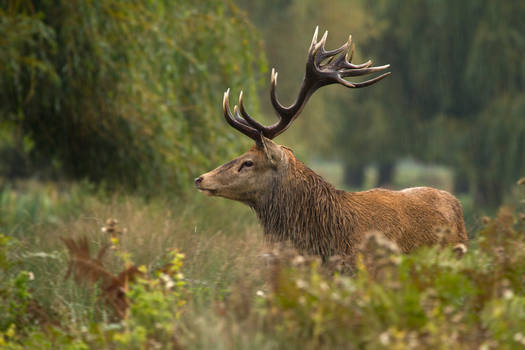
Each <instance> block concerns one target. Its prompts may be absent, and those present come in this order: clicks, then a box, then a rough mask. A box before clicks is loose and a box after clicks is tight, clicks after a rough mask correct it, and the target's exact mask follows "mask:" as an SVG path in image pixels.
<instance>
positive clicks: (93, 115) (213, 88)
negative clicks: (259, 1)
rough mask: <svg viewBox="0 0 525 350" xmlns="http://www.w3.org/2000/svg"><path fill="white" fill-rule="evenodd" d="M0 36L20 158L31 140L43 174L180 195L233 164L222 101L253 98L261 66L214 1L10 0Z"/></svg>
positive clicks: (3, 99)
mask: <svg viewBox="0 0 525 350" xmlns="http://www.w3.org/2000/svg"><path fill="white" fill-rule="evenodd" d="M0 29H1V31H0V32H1V33H2V37H3V40H2V50H0V51H1V54H0V62H1V63H2V64H1V66H2V67H3V69H2V71H1V75H0V86H1V87H2V89H1V90H2V93H1V95H0V105H1V107H0V125H1V128H3V129H6V128H7V130H8V132H9V133H12V134H13V135H14V137H13V138H14V140H13V141H12V142H13V144H14V146H12V148H14V149H16V148H19V149H22V148H21V147H20V145H22V144H23V143H24V142H26V143H27V140H28V139H29V140H30V144H31V147H29V150H28V151H29V156H30V157H31V158H32V160H33V162H34V163H36V164H37V165H39V164H40V167H44V166H46V165H47V166H48V167H51V168H53V169H59V170H60V171H61V172H63V173H65V174H66V175H69V176H72V177H75V178H84V177H88V178H89V179H91V180H94V181H102V180H104V181H105V182H106V183H107V184H109V185H113V186H115V185H124V186H127V187H128V188H136V187H139V186H140V187H142V188H156V189H157V190H161V189H166V188H169V189H172V190H178V191H180V190H182V189H184V188H185V187H187V186H188V183H189V179H191V178H193V177H195V174H198V173H200V172H201V171H202V170H203V169H204V168H206V167H209V166H210V165H211V164H216V163H218V162H219V161H220V160H223V159H224V158H225V157H228V156H231V154H232V153H233V152H234V151H236V147H232V145H233V144H240V143H239V142H237V140H236V139H237V137H236V136H237V135H235V134H234V132H233V130H228V128H226V127H225V125H224V122H223V120H222V118H221V116H220V101H221V94H222V92H223V91H224V90H225V89H226V88H227V87H228V86H231V87H233V88H237V87H239V86H241V85H242V86H243V87H244V89H248V90H251V91H252V92H253V90H254V89H255V83H256V79H257V78H258V77H257V74H258V72H259V71H260V70H261V69H263V68H264V58H263V57H264V56H263V54H262V53H261V50H260V44H259V41H258V38H257V36H256V34H255V32H254V30H253V28H252V27H251V26H250V25H249V23H248V22H247V21H246V19H245V17H244V15H243V14H242V13H241V12H239V11H238V10H237V8H236V7H235V5H233V4H232V3H230V2H223V1H218V0H215V1H206V2H199V3H198V4H195V3H194V2H191V1H176V2H173V1H155V2H151V1H139V2H134V3H130V2H128V1H120V0H107V1H98V2H96V3H93V2H91V1H81V2H78V3H75V4H74V5H73V4H71V3H70V2H69V1H38V2H37V1H24V2H20V1H15V0H12V1H11V0H10V1H8V2H7V3H5V4H4V5H2V6H1V7H0ZM4 34H5V35H4ZM36 91H38V93H35V92H36ZM251 96H253V98H251V99H250V100H251V101H250V102H252V103H253V104H254V106H256V102H254V101H255V94H254V93H253V94H251ZM233 141H235V142H233ZM210 145H213V147H210ZM26 148H27V147H26Z"/></svg>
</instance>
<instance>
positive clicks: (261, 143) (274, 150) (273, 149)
mask: <svg viewBox="0 0 525 350" xmlns="http://www.w3.org/2000/svg"><path fill="white" fill-rule="evenodd" d="M256 145H257V148H259V149H261V150H263V151H264V154H265V155H266V158H268V160H269V161H270V162H271V163H272V165H273V166H277V164H278V163H279V162H280V161H281V160H282V159H283V151H282V150H281V147H280V146H279V145H278V144H276V143H275V142H273V141H272V140H270V139H267V138H266V137H264V136H262V135H260V138H259V139H258V140H257V141H256Z"/></svg>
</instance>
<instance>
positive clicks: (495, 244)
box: [0, 181, 525, 349]
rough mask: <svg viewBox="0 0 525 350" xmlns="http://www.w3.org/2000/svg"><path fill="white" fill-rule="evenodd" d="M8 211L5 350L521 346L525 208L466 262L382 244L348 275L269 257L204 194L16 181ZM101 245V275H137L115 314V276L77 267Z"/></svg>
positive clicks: (2, 199) (272, 253) (311, 262)
mask: <svg viewBox="0 0 525 350" xmlns="http://www.w3.org/2000/svg"><path fill="white" fill-rule="evenodd" d="M522 182H525V181H522ZM521 187H524V186H521ZM524 192H525V191H522V192H521V195H523V194H524ZM517 193H518V192H517ZM518 197H519V196H517V197H516V198H518ZM523 197H525V196H522V198H523ZM0 205H1V208H2V209H1V215H0V220H1V221H0V224H1V226H0V227H1V228H2V229H1V231H2V236H0V237H1V240H0V244H1V245H0V263H1V265H0V268H1V270H0V273H1V276H2V278H1V280H0V293H1V296H2V299H1V301H0V311H1V312H0V329H1V333H0V348H2V349H4V348H5V349H58V348H64V349H341V348H350V349H352V348H367V349H407V348H408V349H409V348H412V349H421V348H432V349H473V348H476V349H478V348H479V349H517V348H520V347H524V346H525V332H524V329H525V283H524V282H525V253H524V252H525V234H524V229H525V213H523V208H524V206H523V203H522V204H521V205H520V204H519V201H517V202H516V206H515V207H514V208H510V207H504V208H501V209H500V210H499V212H498V214H497V215H496V216H495V217H494V218H489V217H484V218H482V220H483V228H482V229H481V230H479V231H476V232H469V234H470V235H471V237H472V240H471V242H470V244H469V250H468V252H467V253H466V254H465V255H464V256H463V257H461V258H459V257H458V256H457V254H456V253H455V252H453V251H452V250H451V249H450V248H443V249H442V248H438V247H434V248H422V249H420V250H419V251H417V252H415V253H414V254H410V255H400V254H399V253H398V252H396V251H395V248H393V247H391V246H390V245H389V244H386V243H385V242H383V241H382V240H381V239H374V238H371V240H370V242H369V243H368V244H369V245H370V246H369V247H367V249H368V248H369V249H368V250H367V252H368V253H367V254H363V255H362V257H361V258H360V260H359V262H358V266H357V267H356V269H355V270H353V271H348V270H344V269H341V268H340V266H339V265H338V261H337V260H333V261H330V262H329V263H328V264H326V265H321V264H320V261H319V260H318V259H316V258H315V257H308V256H301V255H298V254H297V253H296V252H294V251H293V250H286V249H284V250H283V249H280V250H276V249H274V248H272V247H270V246H269V245H267V244H265V242H264V241H263V237H262V232H261V229H260V228H259V227H258V225H257V222H256V219H255V215H254V214H253V213H252V212H250V210H249V209H248V208H246V207H244V206H242V205H239V204H236V203H232V202H229V201H226V200H220V199H216V198H208V197H204V196H202V195H200V194H198V193H195V194H188V195H187V196H185V197H178V198H168V199H164V200H161V199H151V200H145V199H143V198H140V197H135V196H132V195H125V194H116V193H105V192H103V191H101V190H96V188H95V187H93V186H90V185H89V184H87V183H80V184H66V183H63V184H57V183H39V182H21V183H18V184H16V185H11V186H8V187H4V189H3V190H2V192H1V193H0ZM108 219H114V220H117V221H118V223H115V222H114V223H111V222H108V221H107V220H108ZM83 237H85V238H87V242H88V245H89V248H90V253H89V254H90V256H86V255H84V256H76V259H77V260H76V263H77V265H76V266H75V265H74V266H73V271H72V273H71V274H70V275H71V276H69V278H67V279H66V278H65V277H66V273H67V270H68V267H69V264H70V255H69V254H68V249H67V248H66V245H65V244H64V241H63V239H64V238H66V239H73V240H76V241H77V242H80V240H81V239H82V238H83ZM104 246H106V247H107V248H108V249H107V250H106V251H105V254H104V255H103V256H102V257H101V259H100V265H97V266H100V267H102V268H103V269H104V270H105V271H106V273H108V274H113V275H117V274H118V273H119V272H120V271H122V270H124V269H129V268H130V267H131V266H136V267H137V269H138V270H139V271H140V273H139V274H137V275H136V276H131V275H130V278H129V279H127V280H126V281H123V282H122V284H121V285H120V287H121V288H122V289H123V291H124V292H125V294H126V295H125V297H124V298H125V305H124V306H123V307H121V308H120V309H119V305H118V304H115V302H114V300H113V301H112V299H111V298H112V295H110V293H111V292H110V291H109V289H108V288H105V287H106V286H105V285H104V283H105V281H104V278H103V277H104V276H103V275H97V274H96V272H93V270H90V268H89V267H86V266H87V265H84V268H82V266H81V263H82V262H84V263H86V262H88V260H89V259H90V258H91V259H93V260H92V261H91V262H94V261H95V256H96V254H97V252H98V251H99V250H100V249H101V248H103V247H104ZM71 257H73V258H75V256H74V254H72V255H71ZM82 259H84V260H82ZM77 272H78V273H77ZM91 275H93V276H95V277H94V278H93V279H90V278H89V277H88V276H91Z"/></svg>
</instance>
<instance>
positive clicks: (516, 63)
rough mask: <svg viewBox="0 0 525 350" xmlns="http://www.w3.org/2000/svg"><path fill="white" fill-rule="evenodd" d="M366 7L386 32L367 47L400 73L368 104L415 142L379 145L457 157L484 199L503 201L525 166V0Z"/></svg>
mask: <svg viewBox="0 0 525 350" xmlns="http://www.w3.org/2000/svg"><path fill="white" fill-rule="evenodd" d="M367 11H368V12H369V13H370V15H371V16H372V17H373V19H374V22H375V23H377V26H378V28H380V29H382V32H381V33H380V34H379V35H377V36H373V37H370V40H368V41H367V42H366V45H365V46H366V49H367V50H366V51H367V52H373V53H375V54H374V56H376V57H381V59H384V60H386V61H387V62H389V63H391V64H392V72H393V75H392V79H389V80H387V81H385V84H381V87H379V88H374V89H373V92H372V93H371V94H370V95H369V96H368V98H367V99H366V101H363V104H364V105H365V106H366V104H368V103H370V102H368V100H375V101H377V103H378V104H379V106H378V107H377V108H378V109H379V110H384V112H380V111H377V112H376V113H378V114H381V113H382V114H385V115H388V116H389V118H390V120H391V121H393V122H394V124H395V125H392V124H391V125H390V126H389V130H390V132H391V133H392V135H394V136H395V137H396V138H399V139H401V140H405V142H406V144H405V145H404V146H403V147H397V145H395V143H394V142H392V141H393V140H389V141H388V142H386V141H384V140H381V142H385V147H379V148H380V150H386V149H387V146H386V145H387V144H389V145H391V147H392V148H393V149H394V150H395V152H394V153H395V154H397V155H400V154H401V152H406V153H408V154H412V155H414V156H415V157H417V158H419V159H421V160H424V161H431V162H441V163H445V164H449V165H451V166H453V167H454V168H455V169H457V171H456V172H457V174H459V175H460V176H458V181H457V183H458V185H459V186H461V187H463V188H465V187H469V188H470V189H471V192H472V193H473V194H474V195H475V198H476V199H477V202H478V204H483V205H487V204H489V205H497V204H499V203H500V202H501V200H502V196H503V195H504V193H505V188H507V187H508V186H509V185H510V184H511V183H513V182H514V181H515V180H516V179H517V178H519V177H520V176H522V175H523V173H524V172H525V168H524V167H523V164H525V153H523V152H517V151H515V148H516V147H519V145H523V142H524V141H523V140H524V139H525V132H524V131H523V130H524V127H525V118H523V116H524V114H523V110H522V104H521V101H520V96H521V97H522V96H523V90H524V86H525V61H524V60H523V58H522V57H523V52H525V35H524V34H523V33H525V21H523V18H525V3H523V2H522V1H505V2H500V1H496V0H489V1H485V2H479V1H476V0H465V1H460V2H458V1H453V0H442V1H433V0H424V1H417V0H408V1H407V0H403V1H401V0H394V1H386V0H385V1H377V2H368V3H367ZM503 18H504V19H505V20H502V19H503ZM359 108H361V107H359ZM520 111H521V112H520ZM520 113H521V115H520ZM489 115H490V117H489ZM516 115H520V117H517V116H516ZM394 126H395V127H394ZM342 132H343V133H345V132H346V129H342ZM362 145H363V146H364V145H365V144H362ZM387 153H389V152H387ZM496 165H497V166H496ZM487 167H490V168H487ZM467 183H469V185H468V186H467V185H466V184H467ZM459 186H458V187H459Z"/></svg>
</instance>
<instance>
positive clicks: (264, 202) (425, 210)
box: [249, 150, 468, 259]
mask: <svg viewBox="0 0 525 350" xmlns="http://www.w3.org/2000/svg"><path fill="white" fill-rule="evenodd" d="M286 152H287V153H288V158H289V161H288V165H287V167H284V168H283V169H280V171H279V172H278V173H277V174H276V176H275V177H274V178H273V179H272V183H271V189H270V190H269V191H267V192H266V193H265V194H263V195H262V196H260V198H258V199H257V200H256V201H255V202H253V203H249V205H250V206H251V207H252V208H253V209H254V210H255V212H256V214H257V216H258V218H259V220H260V222H261V224H262V226H263V227H264V233H265V235H266V237H267V238H268V239H269V240H270V241H273V242H282V241H290V242H291V243H292V244H293V245H294V246H295V247H296V248H297V249H299V250H300V251H303V252H306V253H309V254H316V255H320V256H322V257H323V259H326V258H328V257H329V256H332V255H343V256H347V257H353V256H355V253H356V251H357V247H359V246H360V244H361V242H362V240H363V239H364V237H365V236H366V234H367V233H369V232H374V231H379V232H382V233H383V234H384V235H385V236H386V237H387V238H389V239H390V240H391V241H393V242H395V243H396V244H397V245H398V247H399V249H400V250H401V251H402V252H405V253H407V252H410V251H412V250H413V249H414V248H416V247H419V246H422V245H432V244H436V243H444V244H456V243H466V242H467V240H468V239H467V235H466V231H465V225H464V221H463V213H462V209H461V205H460V204H459V202H458V200H457V199H456V198H455V197H454V196H452V195H451V194H450V193H448V192H445V191H440V190H436V189H433V188H428V187H417V188H410V189H406V190H402V191H391V190H386V189H373V190H369V191H364V192H345V191H341V190H337V189H335V188H334V186H332V185H331V184H329V183H327V182H326V181H325V180H324V179H323V178H321V177H320V176H319V175H317V174H316V173H314V172H313V171H312V170H311V169H309V168H308V167H306V166H305V165H304V164H303V163H301V162H300V161H298V160H297V159H295V157H294V156H293V155H292V153H291V152H290V151H288V150H286Z"/></svg>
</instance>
